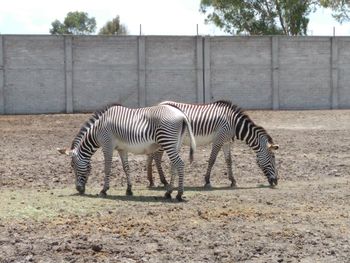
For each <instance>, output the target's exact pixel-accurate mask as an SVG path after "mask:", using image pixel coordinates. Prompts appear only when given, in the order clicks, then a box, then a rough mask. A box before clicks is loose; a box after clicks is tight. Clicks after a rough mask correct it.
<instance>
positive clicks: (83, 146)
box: [75, 127, 99, 160]
mask: <svg viewBox="0 0 350 263" xmlns="http://www.w3.org/2000/svg"><path fill="white" fill-rule="evenodd" d="M95 134H96V132H95V127H91V128H90V129H89V130H88V131H87V132H86V134H85V135H84V136H83V137H82V138H81V140H80V143H79V144H77V145H76V147H75V149H76V151H77V154H79V155H80V156H81V157H83V158H84V159H88V160H90V159H91V156H92V155H93V154H94V153H95V152H96V151H97V149H98V148H99V145H98V143H97V140H96V136H95Z"/></svg>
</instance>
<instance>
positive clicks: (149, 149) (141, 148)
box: [115, 142, 160, 154]
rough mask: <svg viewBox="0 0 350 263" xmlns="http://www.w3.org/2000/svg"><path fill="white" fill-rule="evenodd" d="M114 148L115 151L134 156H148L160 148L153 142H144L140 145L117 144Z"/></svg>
mask: <svg viewBox="0 0 350 263" xmlns="http://www.w3.org/2000/svg"><path fill="white" fill-rule="evenodd" d="M115 148H116V149H117V150H123V151H127V152H131V153H134V154H150V153H153V152H155V151H156V150H158V149H159V148H160V147H159V145H158V144H156V143H154V142H145V143H140V144H127V143H124V142H117V146H116V147H115Z"/></svg>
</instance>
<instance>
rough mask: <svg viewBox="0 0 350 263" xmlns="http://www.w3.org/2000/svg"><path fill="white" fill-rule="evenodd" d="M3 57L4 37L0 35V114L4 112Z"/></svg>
mask: <svg viewBox="0 0 350 263" xmlns="http://www.w3.org/2000/svg"><path fill="white" fill-rule="evenodd" d="M4 62H5V59H4V37H3V36H0V114H5V113H6V109H5V65H4V64H5V63H4Z"/></svg>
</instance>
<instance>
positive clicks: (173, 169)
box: [165, 165, 177, 199]
mask: <svg viewBox="0 0 350 263" xmlns="http://www.w3.org/2000/svg"><path fill="white" fill-rule="evenodd" d="M170 172H171V178H170V184H167V185H166V186H165V188H166V190H167V191H166V193H165V198H167V199H171V193H172V192H173V190H174V181H175V177H176V172H177V170H176V167H175V166H174V165H171V171H170Z"/></svg>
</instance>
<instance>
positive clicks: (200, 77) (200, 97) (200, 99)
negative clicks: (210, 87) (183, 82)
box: [196, 36, 204, 103]
mask: <svg viewBox="0 0 350 263" xmlns="http://www.w3.org/2000/svg"><path fill="white" fill-rule="evenodd" d="M196 60H197V62H196V63H197V65H196V71H197V103H204V86H203V83H204V71H203V66H204V65H203V38H202V37H200V36H197V37H196Z"/></svg>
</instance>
